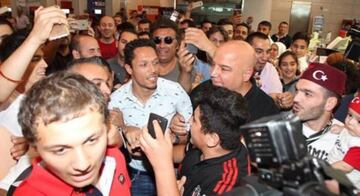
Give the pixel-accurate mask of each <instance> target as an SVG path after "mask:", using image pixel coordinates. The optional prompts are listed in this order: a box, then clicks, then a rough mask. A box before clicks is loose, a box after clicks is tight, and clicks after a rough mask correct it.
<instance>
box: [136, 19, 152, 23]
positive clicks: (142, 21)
mask: <svg viewBox="0 0 360 196" xmlns="http://www.w3.org/2000/svg"><path fill="white" fill-rule="evenodd" d="M148 23H149V24H151V21H150V20H149V19H147V18H143V19H141V20H140V21H139V22H138V25H139V24H148Z"/></svg>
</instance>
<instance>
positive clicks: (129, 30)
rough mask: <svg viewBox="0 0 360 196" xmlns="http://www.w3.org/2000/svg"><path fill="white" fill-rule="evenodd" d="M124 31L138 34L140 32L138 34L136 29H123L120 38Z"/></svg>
mask: <svg viewBox="0 0 360 196" xmlns="http://www.w3.org/2000/svg"><path fill="white" fill-rule="evenodd" d="M124 32H128V33H132V34H134V35H136V36H138V34H137V32H136V30H135V29H123V30H122V31H120V34H119V39H120V37H121V35H122V34H123V33H124Z"/></svg>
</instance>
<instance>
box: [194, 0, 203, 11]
mask: <svg viewBox="0 0 360 196" xmlns="http://www.w3.org/2000/svg"><path fill="white" fill-rule="evenodd" d="M203 5H204V3H203V1H196V2H192V9H195V8H198V7H201V6H203Z"/></svg>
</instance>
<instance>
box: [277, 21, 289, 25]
mask: <svg viewBox="0 0 360 196" xmlns="http://www.w3.org/2000/svg"><path fill="white" fill-rule="evenodd" d="M282 24H285V25H289V23H288V22H286V21H281V22H280V24H279V25H282Z"/></svg>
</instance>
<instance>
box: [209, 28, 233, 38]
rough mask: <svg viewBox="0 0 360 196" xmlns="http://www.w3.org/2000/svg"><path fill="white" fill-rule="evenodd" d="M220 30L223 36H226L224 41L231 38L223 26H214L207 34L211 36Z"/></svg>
mask: <svg viewBox="0 0 360 196" xmlns="http://www.w3.org/2000/svg"><path fill="white" fill-rule="evenodd" d="M217 32H219V33H220V34H221V35H222V36H224V41H228V40H229V34H228V32H227V31H226V30H225V29H224V28H223V27H222V26H212V27H211V28H210V29H209V30H208V32H206V36H207V37H208V38H210V35H212V34H214V33H217Z"/></svg>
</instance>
